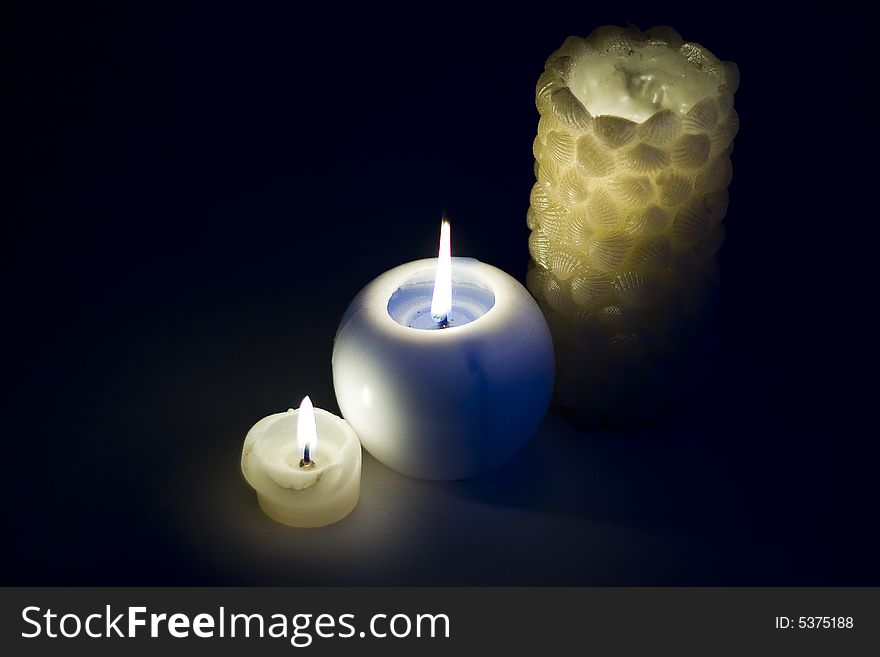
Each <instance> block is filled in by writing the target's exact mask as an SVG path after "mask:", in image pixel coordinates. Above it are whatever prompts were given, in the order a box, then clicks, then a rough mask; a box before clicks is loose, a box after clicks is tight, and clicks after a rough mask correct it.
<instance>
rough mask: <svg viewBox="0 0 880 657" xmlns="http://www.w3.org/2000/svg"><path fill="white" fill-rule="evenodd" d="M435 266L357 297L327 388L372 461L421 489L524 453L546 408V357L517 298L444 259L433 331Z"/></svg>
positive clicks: (523, 294)
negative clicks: (446, 291) (441, 308)
mask: <svg viewBox="0 0 880 657" xmlns="http://www.w3.org/2000/svg"><path fill="white" fill-rule="evenodd" d="M436 265H437V260H436V259H426V260H418V261H415V262H410V263H407V264H405V265H401V266H399V267H396V268H394V269H392V270H391V271H388V272H386V273H384V274H382V275H381V276H379V277H378V278H377V279H375V280H374V281H373V282H372V283H370V284H369V285H367V286H366V287H365V288H364V289H363V290H361V292H360V293H359V294H358V295H357V296H356V297H355V299H354V300H353V301H352V302H351V304H350V305H349V307H348V310H346V312H345V315H344V316H343V318H342V322H341V323H340V325H339V330H338V331H337V333H336V340H335V343H334V347H333V384H334V387H335V389H336V398H337V400H338V402H339V408H340V409H341V410H342V414H343V415H344V416H345V418H346V419H347V420H348V421H349V422H350V423H351V425H352V426H353V427H354V429H355V430H356V431H357V432H358V435H359V436H360V438H361V441H362V443H363V445H364V447H365V448H366V449H367V451H369V452H370V453H371V454H372V455H373V456H375V457H376V458H377V459H378V460H379V461H381V462H383V463H385V464H386V465H387V466H389V467H391V468H393V469H395V470H397V471H398V472H402V473H404V474H407V475H410V476H413V477H418V478H421V479H435V480H450V479H462V478H465V477H470V476H473V475H475V474H477V473H479V472H482V471H485V470H488V469H491V468H493V467H495V466H497V465H499V464H500V463H502V462H504V461H505V460H507V459H509V458H510V457H511V456H513V455H514V454H515V453H516V452H518V451H519V450H520V449H522V448H523V447H524V446H525V445H526V443H528V441H529V439H530V438H531V436H532V435H533V434H534V432H535V429H536V428H537V427H538V424H539V423H540V422H541V420H542V419H543V417H544V414H545V412H546V410H547V406H548V404H549V402H550V396H551V394H552V389H553V378H554V362H553V345H552V341H551V337H550V332H549V329H548V327H547V323H546V321H545V319H544V316H543V315H542V314H541V311H540V309H539V308H538V306H537V304H536V303H535V301H534V300H533V299H532V297H531V296H530V295H529V293H528V291H527V290H526V289H525V288H524V287H523V286H522V285H520V284H519V283H518V282H517V281H516V280H515V279H513V278H512V277H510V276H508V275H507V274H505V273H504V272H503V271H501V270H500V269H497V268H495V267H492V266H491V265H487V264H484V263H481V262H479V261H477V260H473V259H470V258H453V259H452V278H453V283H452V285H453V292H452V311H451V312H450V313H449V315H448V327H447V328H440V327H439V326H438V325H437V323H436V322H433V321H432V318H431V291H432V285H433V280H434V274H435V271H436ZM426 316H427V318H426Z"/></svg>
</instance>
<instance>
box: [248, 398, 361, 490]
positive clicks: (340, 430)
mask: <svg viewBox="0 0 880 657" xmlns="http://www.w3.org/2000/svg"><path fill="white" fill-rule="evenodd" d="M299 410H300V409H298V408H297V409H294V408H291V409H288V410H287V411H282V412H279V413H273V414H272V415H268V416H266V417H264V418H263V419H261V420H260V421H259V422H257V423H256V424H255V425H254V426H253V427H252V428H251V429H250V431H248V434H247V437H246V438H245V442H244V447H243V449H242V458H241V469H242V473H243V474H244V476H245V479H246V480H247V481H248V483H250V484H251V486H253V487H254V488H257V489H258V490H259V489H260V485H259V483H258V480H262V481H264V482H266V481H271V482H272V483H273V484H274V485H275V486H278V487H279V488H283V489H292V490H298V489H301V488H307V487H310V486H311V485H313V484H314V483H316V482H317V480H318V479H320V478H321V477H323V476H326V475H327V474H329V473H331V472H333V471H336V470H340V469H342V468H345V467H346V463H347V461H349V460H351V457H350V456H348V453H349V452H352V454H353V452H354V451H357V452H358V453H359V451H360V440H359V439H358V436H357V433H356V432H355V430H354V429H353V428H352V427H351V425H350V424H349V423H348V422H347V421H346V420H345V419H344V418H341V417H339V416H338V415H336V414H335V413H331V412H330V411H327V410H324V409H323V408H317V407H315V409H314V411H315V420H316V422H317V424H318V432H319V437H318V448H317V450H316V452H315V453H314V457H315V462H316V467H315V468H314V469H311V470H300V469H298V468H297V467H295V466H293V465H290V463H279V462H278V460H271V461H269V460H267V458H266V455H265V454H264V449H267V448H268V449H277V448H278V445H275V447H274V448H273V447H267V444H266V443H267V441H268V442H275V443H277V442H278V440H277V430H276V431H273V428H275V427H276V425H277V424H278V423H279V422H284V423H286V424H288V425H289V426H287V427H285V432H284V434H285V435H284V437H283V441H284V442H286V443H288V448H289V449H290V450H294V451H296V452H297V458H298V452H299V446H298V444H297V436H296V426H297V422H296V419H297V416H298V414H299ZM331 453H334V454H335V456H334V458H332V459H330V458H328V457H329V456H330V454H331ZM291 458H292V457H291ZM293 460H296V459H293ZM291 462H293V461H291ZM255 476H256V477H257V478H256V479H255V478H254V477H255Z"/></svg>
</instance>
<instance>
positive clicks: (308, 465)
mask: <svg viewBox="0 0 880 657" xmlns="http://www.w3.org/2000/svg"><path fill="white" fill-rule="evenodd" d="M299 467H301V468H302V469H303V470H311V469H312V468H314V467H315V462H314V461H313V460H312V459H311V455H310V454H309V446H308V445H306V446H305V447H303V457H302V458H301V459H300V460H299Z"/></svg>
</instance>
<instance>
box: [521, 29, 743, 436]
mask: <svg viewBox="0 0 880 657" xmlns="http://www.w3.org/2000/svg"><path fill="white" fill-rule="evenodd" d="M738 82H739V74H738V72H737V68H736V65H734V64H732V63H730V62H722V61H719V60H718V59H717V58H716V57H715V56H714V55H712V53H710V52H709V51H708V50H706V49H705V48H703V47H702V46H699V45H697V44H694V43H686V42H684V41H683V40H682V38H681V37H680V36H679V35H678V34H677V33H676V32H675V31H674V30H672V29H670V28H665V27H660V28H651V29H650V30H647V31H646V32H644V33H643V32H640V31H639V30H637V29H635V28H616V27H604V28H599V29H597V30H595V31H594V32H593V33H592V34H590V35H589V36H588V37H586V38H584V39H581V38H578V37H570V38H569V39H567V40H566V41H565V43H564V44H563V45H562V47H561V48H560V49H559V50H558V51H556V52H555V53H553V54H552V55H551V56H550V58H549V59H548V60H547V63H546V66H545V70H544V73H543V74H542V75H541V77H540V79H539V80H538V85H537V89H536V104H537V107H538V111H539V112H540V114H541V118H540V121H539V122H538V129H537V133H538V134H537V137H536V139H535V142H534V155H535V174H536V178H537V181H536V183H535V185H534V187H533V188H532V193H531V207H530V208H529V212H528V216H527V223H528V226H529V228H530V229H531V230H532V233H531V236H530V237H529V251H530V253H531V256H532V267H531V269H530V271H529V275H528V287H529V289H530V290H531V291H532V293H533V294H534V295H535V298H536V299H537V300H538V302H539V303H540V305H541V308H542V310H544V312H545V314H546V316H547V320H548V323H549V324H550V329H551V331H552V333H553V340H554V344H555V346H556V355H557V364H558V370H557V377H558V380H557V385H556V402H557V404H558V405H559V406H561V407H562V408H563V409H564V410H566V411H567V415H568V416H569V417H570V418H573V419H576V420H577V419H581V420H583V421H585V422H592V421H595V420H596V419H597V418H602V419H612V420H621V421H632V420H633V419H634V418H637V417H638V416H639V415H640V414H642V413H643V412H644V413H645V414H647V415H649V416H653V415H656V412H655V411H658V410H659V409H661V408H662V405H661V402H662V398H663V397H664V396H666V395H668V394H669V391H671V390H675V389H676V386H674V385H670V384H672V383H674V382H675V381H673V380H672V379H671V378H670V377H669V376H668V373H669V372H678V373H680V372H682V371H686V369H687V368H684V367H683V365H684V364H685V363H686V362H688V361H689V360H693V357H694V354H696V351H695V350H694V349H692V348H691V346H690V345H692V344H693V342H694V340H695V338H696V337H697V336H699V333H700V327H701V325H702V324H703V319H704V318H705V316H706V315H707V313H706V311H707V310H708V309H710V308H711V304H710V303H709V301H710V300H711V299H712V293H713V290H714V288H715V285H716V282H717V279H718V271H717V266H716V262H715V253H716V251H717V250H718V249H719V248H720V246H721V244H722V242H723V241H724V226H723V224H722V219H723V217H724V214H725V212H726V210H727V200H728V195H727V186H728V184H729V182H730V180H731V175H732V170H731V163H730V153H731V151H732V149H733V138H734V136H735V135H736V132H737V128H738V126H739V119H738V117H737V114H736V111H735V110H734V109H733V94H734V92H735V91H736V88H737V85H738Z"/></svg>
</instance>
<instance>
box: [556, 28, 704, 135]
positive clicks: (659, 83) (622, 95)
mask: <svg viewBox="0 0 880 657" xmlns="http://www.w3.org/2000/svg"><path fill="white" fill-rule="evenodd" d="M568 84H569V88H570V89H571V92H572V93H573V94H574V95H575V97H576V98H577V99H578V100H579V101H581V103H583V105H584V107H586V108H587V111H588V112H589V113H590V114H591V115H593V116H601V115H609V116H619V117H623V118H626V119H629V120H630V121H635V122H636V123H642V122H643V121H645V120H646V119H649V118H650V117H652V116H653V115H654V114H656V113H657V112H659V111H661V110H671V111H672V112H675V113H676V114H678V115H680V116H684V115H685V114H687V113H688V111H690V109H691V107H693V106H694V105H695V104H696V103H697V102H699V101H701V100H702V99H703V98H706V97H707V96H714V95H716V94H717V93H718V89H719V87H720V82H719V81H718V80H717V79H714V78H712V77H710V76H707V75H706V74H705V73H704V72H703V71H701V70H700V69H698V68H697V67H695V66H694V65H693V64H691V63H690V62H689V61H688V60H687V59H685V58H684V57H682V56H681V55H680V54H679V53H678V52H677V51H676V50H671V49H670V48H668V47H666V46H656V45H644V46H641V47H640V48H638V49H635V50H634V51H633V52H632V53H627V54H622V53H621V54H616V55H615V54H613V53H608V54H603V56H601V57H592V58H591V57H585V58H583V59H581V60H579V61H577V62H576V63H575V65H574V66H573V67H572V70H571V73H570V77H569V82H568Z"/></svg>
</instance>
